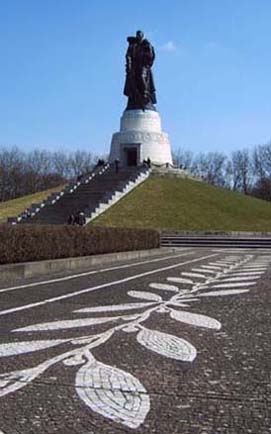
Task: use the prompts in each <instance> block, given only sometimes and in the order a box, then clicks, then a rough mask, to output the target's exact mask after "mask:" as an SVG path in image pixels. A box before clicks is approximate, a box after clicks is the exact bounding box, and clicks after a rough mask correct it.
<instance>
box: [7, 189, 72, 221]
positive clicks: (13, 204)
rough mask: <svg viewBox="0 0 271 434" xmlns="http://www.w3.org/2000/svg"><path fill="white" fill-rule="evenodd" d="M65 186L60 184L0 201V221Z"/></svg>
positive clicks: (15, 214)
mask: <svg viewBox="0 0 271 434" xmlns="http://www.w3.org/2000/svg"><path fill="white" fill-rule="evenodd" d="M64 187H65V186H64V185H59V186H58V187H54V188H50V189H48V190H44V191H40V192H38V193H34V194H29V195H27V196H23V197H19V198H18V199H13V200H8V201H6V202H0V223H4V222H5V221H6V220H7V218H8V217H15V216H17V215H18V214H20V213H21V212H23V211H24V210H25V209H26V208H29V207H30V205H31V204H32V203H40V202H42V201H43V200H44V199H46V198H47V197H48V196H50V194H52V193H55V192H58V191H61V190H63V188H64Z"/></svg>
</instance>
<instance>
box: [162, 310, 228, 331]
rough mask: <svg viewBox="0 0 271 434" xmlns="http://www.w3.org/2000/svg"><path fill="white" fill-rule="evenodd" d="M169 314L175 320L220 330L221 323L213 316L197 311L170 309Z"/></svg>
mask: <svg viewBox="0 0 271 434" xmlns="http://www.w3.org/2000/svg"><path fill="white" fill-rule="evenodd" d="M170 316H171V318H173V319H176V320H177V321H181V322H183V323H186V324H190V325H193V326H196V327H205V328H208V329H214V330H220V329H221V323H220V322H219V321H217V320H216V319H214V318H211V317H209V316H206V315H200V314H197V313H191V312H184V311H179V310H178V311H176V310H174V309H172V310H171V312H170Z"/></svg>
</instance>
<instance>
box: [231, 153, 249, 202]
mask: <svg viewBox="0 0 271 434" xmlns="http://www.w3.org/2000/svg"><path fill="white" fill-rule="evenodd" d="M232 177H233V190H235V191H240V192H242V193H244V194H248V192H249V189H250V187H251V185H252V180H253V166H252V161H251V159H250V154H249V151H248V149H243V150H241V151H234V152H233V153H232Z"/></svg>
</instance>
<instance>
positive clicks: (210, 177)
mask: <svg viewBox="0 0 271 434" xmlns="http://www.w3.org/2000/svg"><path fill="white" fill-rule="evenodd" d="M226 162H227V157H226V155H225V154H223V153H221V152H208V153H207V154H203V153H200V154H198V155H197V156H196V157H195V158H194V161H193V165H192V172H193V173H194V174H195V175H196V176H199V177H201V178H203V179H204V180H205V181H207V182H208V183H209V184H212V185H218V186H221V187H224V186H225V185H226V176H225V173H226Z"/></svg>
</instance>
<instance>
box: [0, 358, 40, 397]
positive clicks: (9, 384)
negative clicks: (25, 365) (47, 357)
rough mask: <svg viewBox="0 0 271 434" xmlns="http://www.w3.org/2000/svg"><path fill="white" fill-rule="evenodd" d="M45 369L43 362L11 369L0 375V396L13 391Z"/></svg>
mask: <svg viewBox="0 0 271 434" xmlns="http://www.w3.org/2000/svg"><path fill="white" fill-rule="evenodd" d="M45 370H46V365H45V364H44V363H43V364H41V365H39V366H36V367H35V368H30V369H24V370H22V371H13V372H8V373H6V374H1V375H0V397H2V396H5V395H8V394H9V393H11V392H15V391H17V390H19V389H21V388H22V387H24V386H25V385H26V384H28V383H30V382H31V381H33V380H34V379H35V378H36V377H38V376H39V375H41V374H42V373H43V372H44V371H45Z"/></svg>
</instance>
